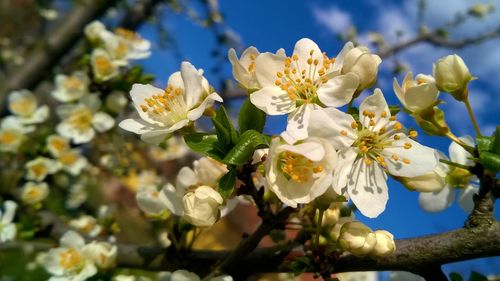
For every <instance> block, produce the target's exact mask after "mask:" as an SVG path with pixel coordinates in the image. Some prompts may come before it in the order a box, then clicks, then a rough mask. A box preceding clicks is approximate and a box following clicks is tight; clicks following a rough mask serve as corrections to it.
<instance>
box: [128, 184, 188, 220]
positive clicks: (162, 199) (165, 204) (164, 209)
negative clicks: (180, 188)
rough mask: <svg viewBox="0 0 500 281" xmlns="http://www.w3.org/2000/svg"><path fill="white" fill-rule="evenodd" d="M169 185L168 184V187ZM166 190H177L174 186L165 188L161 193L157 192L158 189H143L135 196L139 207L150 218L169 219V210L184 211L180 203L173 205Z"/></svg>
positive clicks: (176, 202)
mask: <svg viewBox="0 0 500 281" xmlns="http://www.w3.org/2000/svg"><path fill="white" fill-rule="evenodd" d="M169 185H170V184H167V186H169ZM166 189H175V188H174V187H173V186H169V187H164V188H163V190H161V191H158V190H156V188H143V189H140V190H139V191H138V192H137V194H136V196H135V198H136V200H137V205H138V206H139V208H140V209H141V210H142V211H143V212H144V213H146V215H147V216H148V217H151V218H158V219H162V218H166V217H168V215H169V213H168V211H169V210H179V209H180V210H182V207H181V206H180V202H178V201H175V202H174V203H175V204H176V205H174V206H172V205H171V201H170V200H169V199H168V198H167V195H166V194H165V191H164V190H166Z"/></svg>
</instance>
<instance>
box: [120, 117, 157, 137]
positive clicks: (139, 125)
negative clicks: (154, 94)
mask: <svg viewBox="0 0 500 281" xmlns="http://www.w3.org/2000/svg"><path fill="white" fill-rule="evenodd" d="M118 126H119V127H120V128H122V129H124V130H126V131H129V132H132V133H136V134H139V135H142V134H144V133H146V132H149V131H152V130H154V129H160V128H159V127H153V125H151V124H150V123H148V122H146V121H144V120H142V119H125V120H123V121H121V122H120V123H119V124H118Z"/></svg>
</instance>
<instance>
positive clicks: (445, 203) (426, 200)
mask: <svg viewBox="0 0 500 281" xmlns="http://www.w3.org/2000/svg"><path fill="white" fill-rule="evenodd" d="M454 195H455V192H454V191H453V189H452V188H451V187H450V186H449V185H447V186H445V187H444V188H443V189H441V190H440V191H438V192H422V193H420V195H419V196H418V203H419V205H420V207H422V209H424V210H426V211H427V212H440V211H442V210H444V209H446V208H448V207H450V206H451V204H452V203H453V199H454V197H455V196H454Z"/></svg>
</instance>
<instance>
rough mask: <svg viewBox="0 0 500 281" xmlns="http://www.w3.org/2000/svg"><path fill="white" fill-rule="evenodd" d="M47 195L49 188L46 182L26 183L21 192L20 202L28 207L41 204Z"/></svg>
mask: <svg viewBox="0 0 500 281" xmlns="http://www.w3.org/2000/svg"><path fill="white" fill-rule="evenodd" d="M47 195H49V186H48V185H47V183H46V182H32V181H29V182H26V183H25V184H24V185H23V188H22V191H21V200H22V201H23V202H24V203H26V204H29V205H36V204H38V203H40V202H42V201H43V200H44V199H45V198H47Z"/></svg>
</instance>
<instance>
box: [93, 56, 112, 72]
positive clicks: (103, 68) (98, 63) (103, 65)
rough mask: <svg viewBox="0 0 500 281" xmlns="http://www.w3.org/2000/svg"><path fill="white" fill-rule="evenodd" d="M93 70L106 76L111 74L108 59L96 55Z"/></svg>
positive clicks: (110, 65)
mask: <svg viewBox="0 0 500 281" xmlns="http://www.w3.org/2000/svg"><path fill="white" fill-rule="evenodd" d="M95 68H96V70H97V72H99V73H102V74H108V73H111V72H113V65H112V64H111V61H110V59H109V58H108V57H106V56H104V55H98V56H96V57H95Z"/></svg>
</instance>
